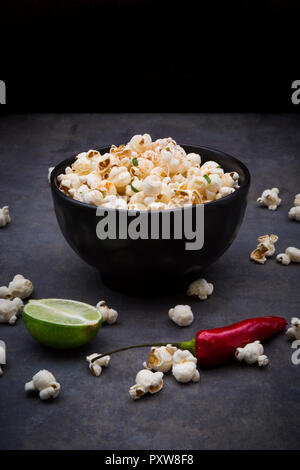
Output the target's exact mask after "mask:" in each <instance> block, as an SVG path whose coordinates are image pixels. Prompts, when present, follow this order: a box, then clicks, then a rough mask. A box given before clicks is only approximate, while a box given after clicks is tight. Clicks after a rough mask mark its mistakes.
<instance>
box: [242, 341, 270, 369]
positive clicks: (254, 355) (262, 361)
mask: <svg viewBox="0 0 300 470" xmlns="http://www.w3.org/2000/svg"><path fill="white" fill-rule="evenodd" d="M235 357H236V358H237V359H238V360H239V361H243V360H244V361H245V362H247V364H254V363H255V362H257V363H258V365H259V366H260V367H261V366H263V367H264V366H266V365H267V364H269V359H268V357H267V356H265V355H264V347H263V345H262V344H261V343H260V341H254V342H253V343H248V344H246V346H245V347H244V348H237V349H236V351H235Z"/></svg>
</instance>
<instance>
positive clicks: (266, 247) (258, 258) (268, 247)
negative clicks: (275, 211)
mask: <svg viewBox="0 0 300 470" xmlns="http://www.w3.org/2000/svg"><path fill="white" fill-rule="evenodd" d="M277 240H278V237H277V235H273V234H272V235H262V236H261V237H258V239H257V241H258V245H257V247H256V249H255V250H253V251H252V252H251V253H250V259H252V260H253V261H255V262H256V263H259V264H264V263H265V262H266V261H267V258H269V257H270V256H272V255H273V254H274V253H275V243H276V242H277Z"/></svg>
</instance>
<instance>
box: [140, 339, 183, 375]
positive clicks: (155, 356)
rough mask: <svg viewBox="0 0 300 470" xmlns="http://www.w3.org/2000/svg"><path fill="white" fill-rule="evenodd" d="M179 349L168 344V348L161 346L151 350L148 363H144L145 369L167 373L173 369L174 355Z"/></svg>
mask: <svg viewBox="0 0 300 470" xmlns="http://www.w3.org/2000/svg"><path fill="white" fill-rule="evenodd" d="M176 351H177V348H176V347H174V346H172V345H171V344H168V345H167V346H160V347H155V346H153V348H151V351H150V355H149V359H148V363H147V362H144V363H143V366H144V367H145V369H152V370H155V371H158V372H163V373H166V372H168V371H169V370H171V368H172V364H173V355H174V353H175V352H176Z"/></svg>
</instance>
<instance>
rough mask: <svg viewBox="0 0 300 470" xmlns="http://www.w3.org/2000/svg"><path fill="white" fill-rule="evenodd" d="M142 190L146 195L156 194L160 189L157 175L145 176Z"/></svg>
mask: <svg viewBox="0 0 300 470" xmlns="http://www.w3.org/2000/svg"><path fill="white" fill-rule="evenodd" d="M142 190H143V191H144V193H145V194H146V196H157V195H158V194H159V193H160V191H161V180H160V178H159V176H156V175H149V176H147V177H146V178H145V179H144V181H143V185H142Z"/></svg>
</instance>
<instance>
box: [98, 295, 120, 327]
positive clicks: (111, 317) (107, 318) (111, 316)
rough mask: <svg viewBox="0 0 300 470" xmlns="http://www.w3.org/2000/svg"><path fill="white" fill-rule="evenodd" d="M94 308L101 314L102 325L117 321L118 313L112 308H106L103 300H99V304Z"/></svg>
mask: <svg viewBox="0 0 300 470" xmlns="http://www.w3.org/2000/svg"><path fill="white" fill-rule="evenodd" d="M96 308H97V309H98V310H99V312H100V313H101V314H102V317H103V320H102V321H103V322H104V323H108V324H109V325H112V324H113V323H116V321H117V319H118V312H117V311H116V310H114V309H113V308H110V307H108V306H107V305H106V302H105V300H100V302H98V303H97V305H96Z"/></svg>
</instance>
